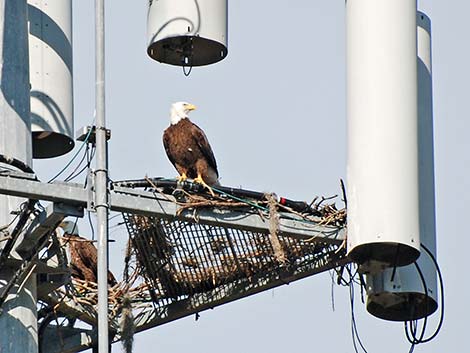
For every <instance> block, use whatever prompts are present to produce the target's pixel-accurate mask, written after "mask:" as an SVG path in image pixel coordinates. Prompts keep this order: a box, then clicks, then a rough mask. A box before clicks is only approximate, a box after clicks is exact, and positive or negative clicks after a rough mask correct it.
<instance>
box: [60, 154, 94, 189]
mask: <svg viewBox="0 0 470 353" xmlns="http://www.w3.org/2000/svg"><path fill="white" fill-rule="evenodd" d="M95 152H96V148H95V147H93V148H91V153H90V148H89V146H87V148H86V151H85V157H86V158H87V163H86V164H85V166H83V168H82V169H80V170H79V171H77V169H78V167H77V168H75V171H74V172H76V171H77V172H76V173H75V174H73V173H72V174H71V175H69V176H68V177H67V178H66V179H65V180H64V181H71V180H73V179H75V178H77V177H78V176H80V175H81V174H82V173H83V172H84V171H85V170H88V169H90V167H91V162H92V160H93V158H94V157H95ZM82 161H83V160H82Z"/></svg>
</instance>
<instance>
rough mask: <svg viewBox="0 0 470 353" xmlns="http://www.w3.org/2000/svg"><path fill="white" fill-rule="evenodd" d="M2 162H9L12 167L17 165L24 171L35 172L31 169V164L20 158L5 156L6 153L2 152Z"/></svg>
mask: <svg viewBox="0 0 470 353" xmlns="http://www.w3.org/2000/svg"><path fill="white" fill-rule="evenodd" d="M0 163H5V164H9V165H11V166H12V167H15V168H17V169H19V170H21V171H22V172H25V173H31V174H34V171H33V170H32V169H31V167H30V166H29V165H27V164H25V163H24V162H22V161H20V160H19V159H16V158H13V157H8V156H5V155H4V154H0Z"/></svg>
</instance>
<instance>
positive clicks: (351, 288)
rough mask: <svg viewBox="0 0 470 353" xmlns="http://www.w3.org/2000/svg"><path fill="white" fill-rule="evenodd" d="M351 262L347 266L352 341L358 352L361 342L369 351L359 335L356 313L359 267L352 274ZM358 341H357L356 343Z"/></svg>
mask: <svg viewBox="0 0 470 353" xmlns="http://www.w3.org/2000/svg"><path fill="white" fill-rule="evenodd" d="M351 266H352V265H351V264H349V265H347V266H346V268H347V270H348V274H349V276H350V279H349V284H348V286H349V301H350V305H351V336H352V341H353V346H354V351H355V352H356V353H358V352H359V349H358V346H357V343H359V346H360V347H361V349H362V351H363V352H364V353H367V350H366V348H365V347H364V344H363V343H362V340H361V337H360V335H359V332H358V330H357V323H356V316H355V314H354V289H355V288H354V284H355V283H356V284H357V282H356V281H355V279H354V278H355V277H356V276H357V274H358V272H357V269H356V272H355V273H354V274H352V271H351ZM356 341H357V343H356Z"/></svg>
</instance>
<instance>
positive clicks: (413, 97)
mask: <svg viewBox="0 0 470 353" xmlns="http://www.w3.org/2000/svg"><path fill="white" fill-rule="evenodd" d="M346 22H347V23H346V28H347V35H346V37H347V121H348V165H347V179H348V188H347V196H348V255H349V256H350V257H351V258H352V259H353V260H354V261H355V262H357V263H359V264H360V265H362V269H363V271H365V272H368V271H369V272H374V271H380V270H381V269H383V268H385V267H394V266H404V265H408V264H410V263H412V262H413V261H415V260H416V259H417V258H418V256H419V254H420V252H419V249H420V248H419V245H420V240H419V220H418V214H419V213H418V131H417V125H418V118H417V115H418V108H417V82H416V75H417V72H416V1H413V0H348V1H347V2H346ZM376 265H377V266H376Z"/></svg>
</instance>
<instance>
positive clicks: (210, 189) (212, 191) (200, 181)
mask: <svg viewBox="0 0 470 353" xmlns="http://www.w3.org/2000/svg"><path fill="white" fill-rule="evenodd" d="M193 182H195V183H198V184H201V185H202V186H204V187H205V188H206V189H207V190H209V192H210V193H211V195H212V196H215V193H214V190H212V188H211V187H210V186H209V185H207V184H206V182H205V181H204V179H202V176H200V175H198V176H197V178H196V179H194V180H193Z"/></svg>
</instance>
